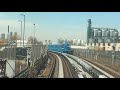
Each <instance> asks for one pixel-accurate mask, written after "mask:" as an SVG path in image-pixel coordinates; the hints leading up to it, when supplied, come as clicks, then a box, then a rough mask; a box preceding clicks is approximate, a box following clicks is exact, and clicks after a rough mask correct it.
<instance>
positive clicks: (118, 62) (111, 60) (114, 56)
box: [73, 49, 120, 72]
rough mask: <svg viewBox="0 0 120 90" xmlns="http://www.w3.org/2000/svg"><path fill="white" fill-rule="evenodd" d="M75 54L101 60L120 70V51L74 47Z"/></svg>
mask: <svg viewBox="0 0 120 90" xmlns="http://www.w3.org/2000/svg"><path fill="white" fill-rule="evenodd" d="M73 55H75V56H78V57H83V58H86V59H88V60H91V61H95V62H99V63H101V64H102V65H105V66H107V67H110V68H112V69H114V70H116V71H118V72H120V51H94V50H90V49H74V50H73Z"/></svg>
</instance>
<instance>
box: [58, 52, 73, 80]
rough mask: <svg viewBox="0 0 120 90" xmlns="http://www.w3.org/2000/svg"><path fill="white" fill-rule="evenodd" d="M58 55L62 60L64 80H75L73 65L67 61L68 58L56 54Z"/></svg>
mask: <svg viewBox="0 0 120 90" xmlns="http://www.w3.org/2000/svg"><path fill="white" fill-rule="evenodd" d="M56 54H57V55H58V56H59V57H60V58H61V60H62V64H63V72H64V78H74V75H73V71H72V65H71V64H70V62H69V61H68V60H67V58H66V57H65V56H64V55H62V54H60V53H56Z"/></svg>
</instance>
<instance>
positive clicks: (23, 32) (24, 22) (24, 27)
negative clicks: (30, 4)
mask: <svg viewBox="0 0 120 90" xmlns="http://www.w3.org/2000/svg"><path fill="white" fill-rule="evenodd" d="M21 15H22V16H24V30H23V47H24V35H25V15H24V14H21Z"/></svg>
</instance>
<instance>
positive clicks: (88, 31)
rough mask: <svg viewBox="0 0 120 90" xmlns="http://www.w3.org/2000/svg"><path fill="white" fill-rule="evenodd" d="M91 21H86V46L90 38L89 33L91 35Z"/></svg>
mask: <svg viewBox="0 0 120 90" xmlns="http://www.w3.org/2000/svg"><path fill="white" fill-rule="evenodd" d="M91 24H92V22H91V19H88V28H87V44H88V43H89V39H90V38H91V35H92V34H91V33H92V29H91Z"/></svg>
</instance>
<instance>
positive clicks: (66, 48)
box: [48, 43, 72, 54]
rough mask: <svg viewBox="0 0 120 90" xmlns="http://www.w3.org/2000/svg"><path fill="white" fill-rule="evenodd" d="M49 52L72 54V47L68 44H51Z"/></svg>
mask: <svg viewBox="0 0 120 90" xmlns="http://www.w3.org/2000/svg"><path fill="white" fill-rule="evenodd" d="M48 50H49V51H56V52H61V53H68V54H71V53H72V50H71V46H70V44H68V43H65V44H49V45H48Z"/></svg>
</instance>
